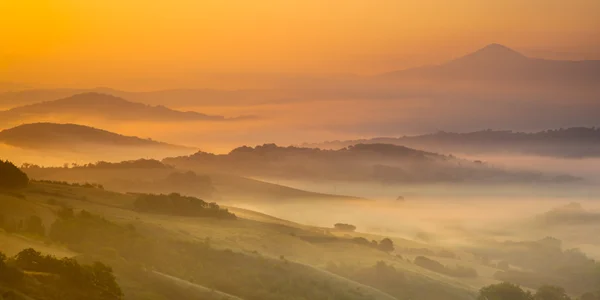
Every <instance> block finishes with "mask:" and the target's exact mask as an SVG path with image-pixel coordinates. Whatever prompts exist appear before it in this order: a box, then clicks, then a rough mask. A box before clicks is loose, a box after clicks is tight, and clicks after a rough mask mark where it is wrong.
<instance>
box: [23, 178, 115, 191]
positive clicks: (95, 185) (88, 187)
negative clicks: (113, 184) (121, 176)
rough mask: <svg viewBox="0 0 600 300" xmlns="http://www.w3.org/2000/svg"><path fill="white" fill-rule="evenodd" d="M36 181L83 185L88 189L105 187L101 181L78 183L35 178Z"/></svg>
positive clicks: (75, 185) (74, 185)
mask: <svg viewBox="0 0 600 300" xmlns="http://www.w3.org/2000/svg"><path fill="white" fill-rule="evenodd" d="M34 182H40V183H48V184H57V185H64V186H73V187H82V188H86V189H101V190H103V189H104V186H103V185H101V184H99V183H89V182H84V183H77V182H66V181H56V180H34Z"/></svg>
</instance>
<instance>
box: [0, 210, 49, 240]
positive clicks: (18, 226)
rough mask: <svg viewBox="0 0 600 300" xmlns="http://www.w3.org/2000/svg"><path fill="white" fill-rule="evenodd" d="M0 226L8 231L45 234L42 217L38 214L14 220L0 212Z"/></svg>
mask: <svg viewBox="0 0 600 300" xmlns="http://www.w3.org/2000/svg"><path fill="white" fill-rule="evenodd" d="M0 228H2V229H4V231H6V232H8V233H15V232H18V233H27V234H32V235H37V236H45V235H46V228H45V227H44V223H43V222H42V219H41V218H40V217H38V216H35V215H34V216H31V217H29V218H28V219H25V220H22V219H21V220H15V219H14V218H8V217H7V216H5V215H3V214H0Z"/></svg>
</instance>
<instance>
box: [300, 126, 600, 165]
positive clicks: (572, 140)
mask: <svg viewBox="0 0 600 300" xmlns="http://www.w3.org/2000/svg"><path fill="white" fill-rule="evenodd" d="M379 143H386V144H393V145H404V146H408V147H416V148H420V149H427V150H429V151H438V152H444V153H468V154H485V153H494V154H500V153H503V154H524V155H541V156H551V157H567V158H582V157H598V156H600V129H598V128H594V127H572V128H565V129H562V128H561V129H556V130H545V131H539V132H531V133H528V132H514V131H509V130H483V131H474V132H467V133H454V132H443V131H442V132H437V133H433V134H425V135H416V136H403V137H377V138H372V139H360V140H347V141H328V142H323V143H314V144H303V146H306V147H313V148H325V149H341V148H344V147H348V146H351V145H356V144H379Z"/></svg>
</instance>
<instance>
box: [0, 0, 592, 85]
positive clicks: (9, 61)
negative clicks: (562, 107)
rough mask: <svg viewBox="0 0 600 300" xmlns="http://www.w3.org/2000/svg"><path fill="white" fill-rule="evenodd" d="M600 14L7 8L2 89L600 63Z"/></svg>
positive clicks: (342, 7)
mask: <svg viewBox="0 0 600 300" xmlns="http://www.w3.org/2000/svg"><path fill="white" fill-rule="evenodd" d="M599 13H600V1H598V0H571V1H564V0H525V1H524V0H499V1H496V0H487V1H481V0H454V1H447V0H421V1H400V0H329V1H320V0H302V1H297V0H269V1H265V0H153V1H146V0H144V1H142V0H103V1H81V0H0V82H14V83H25V84H32V85H35V86H40V85H49V86H61V87H95V86H110V87H115V88H121V89H129V90H151V89H159V88H177V87H181V88H183V87H188V88H189V87H195V86H193V85H195V84H198V83H197V82H196V83H195V82H194V81H193V80H189V78H190V77H193V76H199V74H257V73H261V74H348V73H352V74H376V73H379V72H386V71H391V70H395V69H402V68H407V67H414V66H418V65H423V64H435V63H439V62H442V61H445V60H448V59H451V58H454V57H457V56H460V55H462V54H465V53H468V52H471V51H474V50H476V49H478V48H481V47H483V46H485V45H486V44H489V43H501V44H504V45H507V46H509V47H511V48H514V49H517V50H519V51H522V52H524V53H527V54H531V55H535V56H540V57H550V58H574V59H600V18H598V14H599ZM150 79H151V80H150ZM145 83H147V84H145ZM232 88H235V87H232Z"/></svg>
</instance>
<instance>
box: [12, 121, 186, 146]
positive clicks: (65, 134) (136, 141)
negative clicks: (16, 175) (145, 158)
mask: <svg viewBox="0 0 600 300" xmlns="http://www.w3.org/2000/svg"><path fill="white" fill-rule="evenodd" d="M0 143H4V144H7V145H11V146H15V147H19V148H25V149H64V150H73V149H78V148H84V147H86V146H90V147H96V146H104V147H117V148H118V147H134V148H142V147H143V148H157V149H164V150H190V149H191V148H186V147H183V146H177V145H171V144H167V143H162V142H157V141H153V140H149V139H141V138H138V137H133V136H124V135H120V134H117V133H113V132H109V131H106V130H102V129H97V128H93V127H88V126H82V125H76V124H56V123H34V124H24V125H20V126H17V127H14V128H11V129H6V130H3V131H1V132H0Z"/></svg>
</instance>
